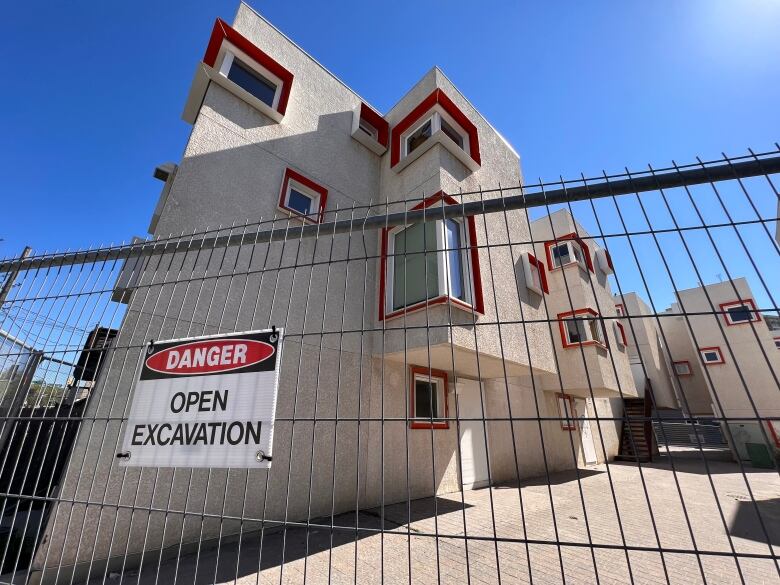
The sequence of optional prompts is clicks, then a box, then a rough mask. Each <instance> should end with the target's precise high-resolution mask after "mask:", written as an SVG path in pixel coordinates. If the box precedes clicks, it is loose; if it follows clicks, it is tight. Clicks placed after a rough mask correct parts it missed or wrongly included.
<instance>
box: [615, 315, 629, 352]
mask: <svg viewBox="0 0 780 585" xmlns="http://www.w3.org/2000/svg"><path fill="white" fill-rule="evenodd" d="M615 325H616V326H617V328H618V329H620V337H621V341H622V342H623V347H625V348H627V347H628V338H627V337H626V328H625V327H623V324H622V323H621V322H620V321H618V320H617V319H616V320H615Z"/></svg>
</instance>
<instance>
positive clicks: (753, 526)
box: [729, 498, 780, 546]
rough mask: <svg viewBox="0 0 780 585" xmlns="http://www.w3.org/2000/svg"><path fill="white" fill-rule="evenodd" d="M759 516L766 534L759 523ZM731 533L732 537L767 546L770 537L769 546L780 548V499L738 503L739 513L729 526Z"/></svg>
mask: <svg viewBox="0 0 780 585" xmlns="http://www.w3.org/2000/svg"><path fill="white" fill-rule="evenodd" d="M756 508H758V510H756ZM759 514H760V516H761V520H762V521H763V523H764V528H765V529H766V533H765V532H764V528H762V527H761V523H760V522H759V516H758V515H759ZM729 533H730V534H731V536H737V537H739V538H744V539H746V540H754V541H756V542H760V543H763V544H767V536H768V537H769V543H768V544H771V545H772V546H780V498H772V499H771V500H759V501H757V502H755V503H754V502H752V501H739V502H737V511H736V512H735V513H734V518H733V519H732V521H731V525H730V526H729Z"/></svg>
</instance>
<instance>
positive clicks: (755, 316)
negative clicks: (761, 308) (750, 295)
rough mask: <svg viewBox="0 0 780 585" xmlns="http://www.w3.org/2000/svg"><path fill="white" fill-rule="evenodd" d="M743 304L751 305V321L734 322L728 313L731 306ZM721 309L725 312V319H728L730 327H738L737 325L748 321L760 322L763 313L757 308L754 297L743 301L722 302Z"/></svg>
mask: <svg viewBox="0 0 780 585" xmlns="http://www.w3.org/2000/svg"><path fill="white" fill-rule="evenodd" d="M742 305H750V307H751V312H750V320H749V321H739V322H737V323H734V322H733V321H732V320H731V316H730V315H729V313H728V309H729V307H739V306H742ZM720 310H721V313H722V314H723V319H724V321H726V325H727V326H728V327H736V326H737V325H746V324H748V323H758V322H759V321H761V314H760V313H759V312H758V311H757V310H756V303H754V302H753V299H742V300H741V301H729V302H728V303H721V304H720Z"/></svg>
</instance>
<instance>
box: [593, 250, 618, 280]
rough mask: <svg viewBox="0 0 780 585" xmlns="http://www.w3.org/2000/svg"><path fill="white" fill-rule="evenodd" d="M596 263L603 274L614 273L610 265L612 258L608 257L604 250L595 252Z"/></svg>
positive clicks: (607, 251) (607, 252)
mask: <svg viewBox="0 0 780 585" xmlns="http://www.w3.org/2000/svg"><path fill="white" fill-rule="evenodd" d="M596 262H597V263H598V265H599V268H600V269H601V271H602V272H603V273H604V274H614V273H615V267H614V266H613V265H612V256H610V255H609V250H607V249H606V248H599V249H598V250H596Z"/></svg>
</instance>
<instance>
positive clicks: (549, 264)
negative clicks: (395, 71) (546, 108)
mask: <svg viewBox="0 0 780 585" xmlns="http://www.w3.org/2000/svg"><path fill="white" fill-rule="evenodd" d="M777 174H780V149H776V150H773V151H769V152H762V153H753V152H752V151H750V152H749V154H748V155H745V156H739V157H726V156H725V155H724V157H723V158H722V159H719V160H711V161H701V160H697V162H695V163H691V164H686V165H677V164H673V165H671V166H667V167H664V168H660V169H654V168H652V167H648V168H647V169H646V170H642V171H638V172H631V171H628V170H625V172H623V173H618V174H612V175H607V174H606V173H604V174H602V176H600V177H591V178H585V177H584V176H582V177H580V178H578V179H571V180H563V179H561V180H560V181H558V182H547V183H543V182H541V181H539V182H538V183H536V184H530V183H527V184H523V185H507V186H503V185H502V186H495V188H491V189H483V190H480V191H474V192H464V193H457V194H452V195H451V196H450V197H449V198H443V197H433V198H430V197H426V196H427V195H429V194H425V193H420V194H419V197H416V198H412V199H404V200H399V201H382V202H373V203H371V204H366V205H355V206H353V207H351V208H348V209H328V210H326V213H325V218H324V221H323V222H322V223H318V224H304V223H302V222H301V221H300V220H297V219H295V218H291V217H288V216H285V217H282V215H281V214H279V215H277V216H276V217H273V218H266V219H259V220H256V221H255V220H252V221H250V220H249V219H245V218H241V219H240V220H237V221H235V222H234V223H232V224H231V225H229V226H224V225H223V226H217V227H211V228H208V227H207V228H205V229H196V230H193V231H190V232H188V233H186V234H185V233H181V234H178V235H170V236H168V237H157V238H154V239H150V240H146V241H138V242H136V243H133V244H127V245H121V246H107V247H100V248H95V249H90V250H82V251H75V252H57V253H28V252H26V253H25V254H24V255H23V256H22V257H19V258H7V259H5V260H2V261H0V277H1V278H2V280H0V283H2V284H1V285H0V286H2V288H0V301H2V304H0V516H2V523H1V524H0V582H3V583H26V582H44V583H55V582H56V583H105V582H110V583H122V582H127V583H155V584H156V583H160V582H171V583H176V582H179V583H194V582H197V583H215V582H220V583H221V582H239V581H240V582H245V581H246V582H249V581H253V582H257V583H259V582H263V583H355V584H357V583H434V582H435V583H472V582H473V583H494V582H495V583H509V582H518V581H522V582H531V583H533V582H539V583H551V582H588V583H590V582H596V583H601V582H604V583H614V582H626V583H642V582H666V583H677V582H683V583H688V582H704V583H710V582H712V583H715V582H741V583H753V582H780V563H778V554H777V551H778V546H780V522H778V517H780V516H779V514H780V497H779V496H780V478H779V477H778V458H779V456H780V438H779V434H780V381H779V380H780V378H779V377H778V376H780V310H779V309H778V304H777V296H776V295H777V291H778V284H780V236H779V235H778V233H779V232H778V209H780V208H779V205H780V195H779V194H778V190H777V180H778V178H777ZM272 327H275V328H278V329H279V330H280V331H283V338H282V342H281V343H282V348H283V349H282V352H281V354H280V355H281V358H280V359H281V367H280V374H279V391H278V402H277V405H276V417H275V425H274V439H273V461H272V464H271V467H270V469H267V470H266V469H255V468H232V469H224V468H190V467H175V468H168V467H160V468H158V467H128V466H120V461H121V460H120V459H118V458H117V454H120V455H121V453H120V451H121V448H122V440H123V436H124V432H125V429H126V427H127V425H128V416H129V412H130V406H131V403H132V399H133V390H134V387H135V384H136V382H137V379H138V372H139V368H140V366H141V363H142V362H143V360H144V359H145V356H146V352H147V348H148V347H149V344H150V342H151V343H152V344H154V343H160V342H163V341H165V340H171V339H182V338H188V337H197V336H204V335H218V334H229V333H235V332H247V331H254V330H260V329H270V328H272Z"/></svg>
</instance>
